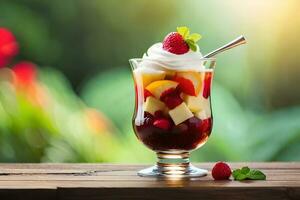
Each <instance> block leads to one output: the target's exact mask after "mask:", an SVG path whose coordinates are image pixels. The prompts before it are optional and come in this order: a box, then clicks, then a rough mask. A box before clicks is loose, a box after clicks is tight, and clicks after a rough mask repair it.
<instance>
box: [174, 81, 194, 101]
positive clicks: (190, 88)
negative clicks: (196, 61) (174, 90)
mask: <svg viewBox="0 0 300 200" xmlns="http://www.w3.org/2000/svg"><path fill="white" fill-rule="evenodd" d="M174 81H176V82H178V83H179V85H178V88H179V90H180V91H182V92H183V93H185V94H188V95H191V96H196V91H195V87H194V85H193V82H192V81H191V80H189V79H186V78H183V77H174Z"/></svg>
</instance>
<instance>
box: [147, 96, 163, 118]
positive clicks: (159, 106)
mask: <svg viewBox="0 0 300 200" xmlns="http://www.w3.org/2000/svg"><path fill="white" fill-rule="evenodd" d="M158 110H161V111H163V110H165V104H164V103H163V102H161V101H159V100H157V99H155V98H154V97H148V98H147V100H146V102H145V104H144V111H145V112H148V113H150V114H152V115H154V113H155V112H156V111H158Z"/></svg>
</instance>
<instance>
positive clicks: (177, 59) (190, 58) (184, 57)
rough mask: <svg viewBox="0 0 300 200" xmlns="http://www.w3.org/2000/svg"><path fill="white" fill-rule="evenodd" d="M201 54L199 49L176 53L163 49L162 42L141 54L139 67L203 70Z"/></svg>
mask: <svg viewBox="0 0 300 200" xmlns="http://www.w3.org/2000/svg"><path fill="white" fill-rule="evenodd" d="M201 58H202V54H201V53H200V51H199V48H198V49H197V51H195V52H194V51H192V50H190V51H188V52H187V53H185V54H181V55H177V54H173V53H170V52H168V51H166V50H164V49H163V47H162V43H156V44H154V45H152V46H151V47H150V48H149V49H148V50H147V53H145V54H144V55H143V62H142V63H141V65H140V66H141V67H147V68H158V66H157V64H158V65H159V66H160V67H162V68H167V69H169V70H197V71H198V70H204V69H205V67H204V66H203V61H202V60H201Z"/></svg>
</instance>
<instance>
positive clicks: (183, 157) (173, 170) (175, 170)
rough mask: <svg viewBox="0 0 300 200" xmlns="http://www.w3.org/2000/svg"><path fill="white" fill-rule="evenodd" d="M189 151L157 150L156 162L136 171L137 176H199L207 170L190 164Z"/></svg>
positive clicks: (205, 173) (204, 174) (203, 174)
mask: <svg viewBox="0 0 300 200" xmlns="http://www.w3.org/2000/svg"><path fill="white" fill-rule="evenodd" d="M189 156H190V154H189V152H176V151H175V152H157V158H158V161H157V164H156V165H155V166H153V167H149V168H146V169H143V170H141V171H139V172H138V175H139V176H156V177H180V178H181V177H201V176H206V175H207V170H205V169H199V168H197V167H194V166H193V165H192V164H190V161H189Z"/></svg>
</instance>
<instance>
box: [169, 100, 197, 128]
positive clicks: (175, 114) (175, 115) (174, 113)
mask: <svg viewBox="0 0 300 200" xmlns="http://www.w3.org/2000/svg"><path fill="white" fill-rule="evenodd" d="M169 115H170V116H171V118H172V120H173V122H174V123H175V125H178V124H180V123H182V122H184V121H185V120H187V119H189V118H191V117H193V116H194V115H193V113H192V112H191V111H190V110H189V108H188V107H187V106H186V104H185V103H184V102H183V103H181V104H180V105H179V106H177V107H176V108H174V109H172V110H170V111H169Z"/></svg>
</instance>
